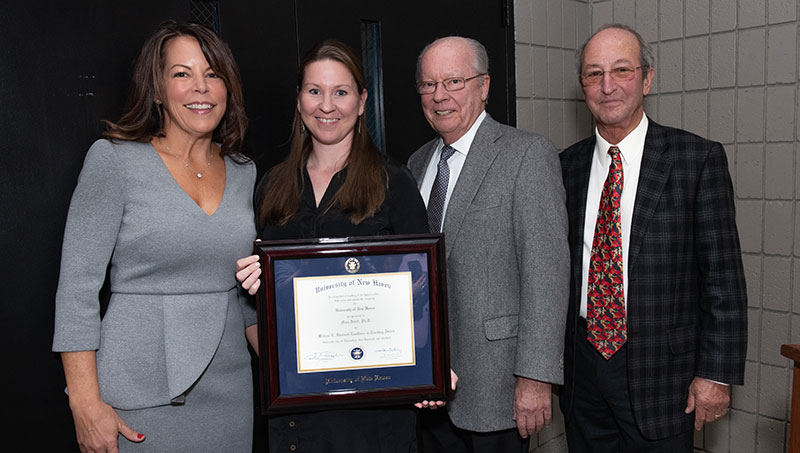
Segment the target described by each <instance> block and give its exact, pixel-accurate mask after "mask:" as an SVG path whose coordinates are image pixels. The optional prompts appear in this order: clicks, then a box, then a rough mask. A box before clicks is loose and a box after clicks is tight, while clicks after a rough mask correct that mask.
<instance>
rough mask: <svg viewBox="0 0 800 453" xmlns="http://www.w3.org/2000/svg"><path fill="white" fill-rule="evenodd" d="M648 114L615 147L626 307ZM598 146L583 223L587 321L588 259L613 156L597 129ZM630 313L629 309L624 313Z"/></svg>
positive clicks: (583, 311)
mask: <svg viewBox="0 0 800 453" xmlns="http://www.w3.org/2000/svg"><path fill="white" fill-rule="evenodd" d="M647 125H648V120H647V115H644V114H643V115H642V120H641V121H640V122H639V125H638V126H636V128H635V129H634V130H633V131H631V133H630V134H628V135H627V136H626V137H625V138H624V139H622V141H621V142H619V143H617V144H616V146H617V147H618V148H619V152H620V155H621V156H622V176H623V182H622V197H621V200H620V217H621V220H622V284H623V288H624V291H625V292H624V294H625V306H626V307H627V306H628V249H629V247H628V245H629V244H630V242H631V234H630V233H631V223H632V222H633V204H634V202H635V201H636V187H637V186H638V185H639V170H640V169H641V167H642V155H643V154H644V139H645V136H646V135H647ZM594 135H595V138H596V139H597V140H596V143H595V145H594V154H593V156H592V170H591V173H590V175H589V190H588V192H587V194H586V217H585V218H584V220H583V267H582V270H581V307H580V316H581V317H582V318H586V293H587V292H588V289H589V260H590V259H591V256H592V241H594V229H595V224H596V223H597V211H599V210H600V197H601V195H602V193H603V185H604V184H605V182H606V177H607V176H608V168H609V166H610V165H611V156H609V155H608V148H610V147H611V146H612V145H614V144H613V143H608V142H607V141H606V140H605V139H604V138H603V137H601V136H600V134H599V133H598V131H597V128H595V131H594ZM625 313H627V310H625Z"/></svg>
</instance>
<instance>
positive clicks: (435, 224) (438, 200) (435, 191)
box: [428, 145, 456, 233]
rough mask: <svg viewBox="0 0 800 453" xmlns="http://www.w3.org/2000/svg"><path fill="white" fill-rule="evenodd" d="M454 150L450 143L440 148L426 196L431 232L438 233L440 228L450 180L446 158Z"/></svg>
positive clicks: (448, 157)
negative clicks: (427, 196) (435, 168)
mask: <svg viewBox="0 0 800 453" xmlns="http://www.w3.org/2000/svg"><path fill="white" fill-rule="evenodd" d="M455 152H456V150H455V148H453V147H452V146H450V145H445V147H444V148H442V155H441V157H440V158H439V166H438V169H437V170H436V179H435V180H434V181H433V187H431V196H430V197H429V198H428V227H429V228H430V230H431V232H434V233H438V232H439V231H441V229H442V215H443V214H444V200H445V199H446V198H447V183H448V181H450V166H449V165H447V160H448V159H450V157H451V156H452V155H453V153H455Z"/></svg>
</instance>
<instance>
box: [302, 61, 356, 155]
mask: <svg viewBox="0 0 800 453" xmlns="http://www.w3.org/2000/svg"><path fill="white" fill-rule="evenodd" d="M366 100H367V90H362V91H361V92H360V93H359V92H358V86H357V85H356V81H355V78H354V77H353V74H351V73H350V71H349V70H348V69H347V67H346V66H345V65H343V64H342V63H339V62H338V61H334V60H320V61H315V62H312V63H309V64H308V65H307V66H306V68H305V71H304V72H303V82H302V84H301V86H300V90H299V94H298V96H297V110H298V111H299V112H300V118H301V119H302V120H303V124H305V125H306V128H307V129H308V131H309V132H310V133H311V140H312V141H313V144H314V145H315V146H318V145H339V144H341V145H346V146H347V149H348V150H349V148H350V144H351V143H352V142H353V132H354V129H355V125H356V121H358V117H359V116H360V115H362V114H363V113H364V104H365V102H366Z"/></svg>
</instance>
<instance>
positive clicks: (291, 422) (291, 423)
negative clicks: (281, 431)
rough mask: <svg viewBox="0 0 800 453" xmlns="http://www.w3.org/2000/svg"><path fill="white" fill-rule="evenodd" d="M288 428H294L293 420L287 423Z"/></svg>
mask: <svg viewBox="0 0 800 453" xmlns="http://www.w3.org/2000/svg"><path fill="white" fill-rule="evenodd" d="M289 428H294V420H292V421H290V422H289Z"/></svg>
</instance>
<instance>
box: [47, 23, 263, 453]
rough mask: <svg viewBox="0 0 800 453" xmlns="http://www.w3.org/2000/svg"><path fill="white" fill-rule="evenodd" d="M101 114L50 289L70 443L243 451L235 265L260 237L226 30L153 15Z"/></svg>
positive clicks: (245, 384) (241, 306) (245, 398)
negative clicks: (119, 109) (153, 24)
mask: <svg viewBox="0 0 800 453" xmlns="http://www.w3.org/2000/svg"><path fill="white" fill-rule="evenodd" d="M107 126H108V128H107V131H106V132H105V134H104V136H105V139H103V140H98V141H97V142H95V143H94V144H93V145H92V147H91V148H90V149H89V152H88V154H87V156H86V160H85V162H84V166H83V169H82V171H81V175H80V178H79V180H78V185H77V187H76V189H75V193H74V194H73V197H72V202H71V204H70V209H69V215H68V219H67V226H66V230H65V233H64V244H63V253H62V261H61V274H60V278H59V285H58V293H57V296H56V323H55V324H56V325H55V337H54V340H53V350H54V351H57V352H61V357H62V360H63V365H64V373H65V376H66V381H67V390H68V394H69V404H70V408H71V410H72V414H73V418H74V421H75V430H76V435H77V440H78V444H79V446H80V448H81V451H89V452H94V451H98V452H106V451H117V449H119V450H120V451H137V450H138V451H232V452H233V451H236V452H238V451H243V452H250V451H251V442H252V423H253V406H252V379H251V371H250V355H249V353H248V350H247V339H249V340H251V342H255V341H256V335H255V311H254V310H253V308H252V307H251V306H250V305H248V302H247V297H245V295H243V294H240V293H239V290H238V285H237V282H236V280H235V278H234V277H233V274H234V272H233V271H234V270H235V268H236V264H235V262H236V258H237V257H241V256H244V255H246V254H248V253H249V252H250V250H251V249H252V241H253V239H254V238H255V228H254V225H253V209H252V195H253V185H254V182H255V177H256V170H255V166H254V165H253V163H252V162H250V161H249V160H247V159H245V158H244V157H243V156H241V155H240V154H239V149H240V146H241V143H242V138H243V136H244V133H245V130H246V127H247V118H246V116H245V114H244V106H243V102H242V90H241V83H240V80H239V73H238V69H237V68H236V64H235V62H234V60H233V57H232V55H231V52H230V50H229V49H228V47H227V45H225V43H223V42H222V41H221V40H220V39H219V38H218V37H217V36H216V35H215V34H214V33H213V32H211V31H210V30H208V29H206V28H204V27H202V26H199V25H179V24H176V23H174V22H168V23H165V24H163V25H162V26H161V27H160V28H159V30H157V31H156V32H155V33H154V34H153V35H152V36H151V37H150V38H149V39H148V40H147V42H146V43H145V45H144V47H143V49H142V51H141V53H140V55H139V58H138V61H137V64H136V67H135V70H134V78H133V81H132V84H131V92H130V97H129V99H128V105H127V108H126V113H125V114H124V115H123V117H122V118H121V119H120V120H119V121H118V122H116V123H111V122H107ZM107 270H108V276H109V284H110V290H111V298H110V301H109V305H108V309H107V311H106V313H105V315H104V316H102V318H101V314H100V303H99V297H98V293H99V291H100V288H101V286H102V285H103V282H104V281H105V278H106V272H107Z"/></svg>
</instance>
